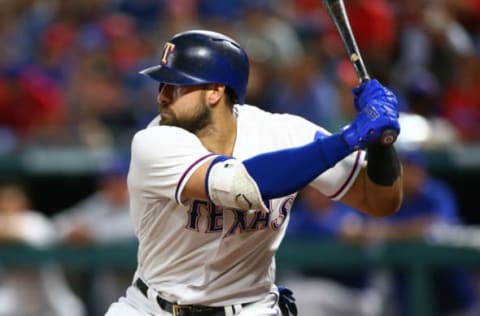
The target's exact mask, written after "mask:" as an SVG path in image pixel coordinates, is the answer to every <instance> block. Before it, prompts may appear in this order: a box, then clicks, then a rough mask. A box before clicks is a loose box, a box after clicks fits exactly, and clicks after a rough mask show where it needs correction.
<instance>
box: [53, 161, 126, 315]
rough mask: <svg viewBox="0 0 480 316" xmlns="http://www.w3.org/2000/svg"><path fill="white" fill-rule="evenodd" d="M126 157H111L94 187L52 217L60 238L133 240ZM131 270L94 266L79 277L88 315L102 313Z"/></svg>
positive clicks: (65, 240) (119, 292) (72, 241)
mask: <svg viewBox="0 0 480 316" xmlns="http://www.w3.org/2000/svg"><path fill="white" fill-rule="evenodd" d="M128 163H129V161H128V160H127V159H125V158H124V157H119V158H116V159H113V161H112V162H111V163H110V164H109V165H108V166H107V168H106V169H105V170H103V172H102V173H101V175H100V177H99V179H98V186H97V191H96V192H94V193H93V194H92V195H91V196H88V197H87V198H85V199H84V200H81V201H79V202H78V203H76V204H75V205H73V206H72V207H70V208H68V209H66V210H64V211H62V212H60V213H59V214H58V215H56V217H55V223H56V225H57V228H58V231H59V234H60V239H61V241H63V243H65V244H69V245H72V246H85V245H92V244H98V243H115V242H133V241H134V232H133V227H132V224H131V220H130V213H129V201H128V192H127V182H126V180H127V172H128ZM131 273H132V271H123V270H112V269H101V268H99V269H93V270H89V271H85V273H83V274H82V277H81V280H80V282H81V285H80V286H79V287H80V288H82V290H81V296H82V298H83V299H84V301H85V302H86V304H87V309H88V313H89V316H96V315H103V314H104V313H105V312H106V309H107V307H108V306H109V305H110V303H111V302H112V301H113V300H114V299H115V298H116V297H118V296H119V295H122V294H123V292H124V289H125V287H126V286H128V285H129V284H130V283H131Z"/></svg>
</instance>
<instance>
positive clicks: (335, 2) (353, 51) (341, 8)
mask: <svg viewBox="0 0 480 316" xmlns="http://www.w3.org/2000/svg"><path fill="white" fill-rule="evenodd" d="M322 1H323V4H324V6H325V7H326V8H327V11H328V14H329V15H330V18H331V19H332V21H333V23H334V24H335V27H336V28H337V31H338V33H339V34H340V37H341V38H342V41H343V45H344V46H345V49H346V51H347V53H348V57H349V58H350V62H351V63H352V65H353V68H354V69H355V72H356V73H357V76H358V78H359V80H360V83H364V82H367V81H368V80H370V75H369V74H368V72H367V68H366V67H365V63H364V62H363V59H362V55H361V54H360V50H359V49H358V46H357V42H356V40H355V37H354V35H353V31H352V27H351V26H350V21H349V19H348V15H347V10H346V9H345V4H344V2H343V0H322ZM397 136H398V133H397V132H396V131H395V130H393V129H386V130H384V131H383V132H382V136H381V138H380V142H381V143H382V144H384V145H390V144H393V142H395V140H396V139H397Z"/></svg>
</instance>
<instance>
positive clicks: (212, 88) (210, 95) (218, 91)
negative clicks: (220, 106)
mask: <svg viewBox="0 0 480 316" xmlns="http://www.w3.org/2000/svg"><path fill="white" fill-rule="evenodd" d="M205 95H206V99H207V102H208V104H210V105H214V104H217V103H218V102H220V100H221V99H222V98H224V97H225V85H223V84H209V85H208V86H207V88H206V94H205Z"/></svg>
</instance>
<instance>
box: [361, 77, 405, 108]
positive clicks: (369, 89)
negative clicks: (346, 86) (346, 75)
mask: <svg viewBox="0 0 480 316" xmlns="http://www.w3.org/2000/svg"><path fill="white" fill-rule="evenodd" d="M352 92H353V96H354V100H353V103H354V104H355V109H356V110H357V112H360V111H362V109H363V108H364V107H365V106H366V105H367V104H369V103H370V101H371V100H373V99H380V100H383V101H388V102H392V103H397V100H396V99H397V98H396V96H395V94H393V92H392V91H390V90H388V89H387V88H386V87H384V86H383V85H382V84H381V83H380V82H378V80H376V79H372V80H368V81H367V82H365V83H362V84H361V85H359V86H358V87H356V88H353V90H352Z"/></svg>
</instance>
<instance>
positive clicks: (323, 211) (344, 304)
mask: <svg viewBox="0 0 480 316" xmlns="http://www.w3.org/2000/svg"><path fill="white" fill-rule="evenodd" d="M346 212H347V213H346ZM350 212H355V211H351V210H350V209H345V207H343V206H342V205H341V204H340V203H338V202H334V201H332V200H330V199H329V198H327V197H325V196H324V195H322V194H320V193H318V192H317V191H315V190H313V189H310V188H309V187H306V188H304V189H303V190H302V191H301V193H300V196H299V197H298V198H297V200H296V201H295V203H294V205H293V208H292V212H291V214H292V216H291V218H290V222H289V224H288V229H287V235H286V238H287V240H304V239H306V240H322V241H324V242H328V241H336V240H338V238H339V233H340V229H341V222H342V220H343V217H344V216H345V215H346V214H349V213H350ZM279 278H280V280H281V281H280V282H285V283H286V284H288V286H289V287H290V288H291V289H292V290H293V291H294V293H295V297H296V299H297V306H298V309H299V314H300V315H316V316H332V315H341V316H380V315H387V314H384V312H385V306H384V305H383V304H384V302H385V301H386V296H387V295H388V292H387V291H386V289H385V288H384V286H383V283H382V282H381V281H382V279H381V278H379V277H377V275H370V272H369V271H364V270H362V269H348V270H347V269H341V270H338V271H337V270H332V269H326V270H323V269H319V268H314V267H312V268H303V269H297V270H295V271H294V272H293V274H292V271H289V273H287V274H286V275H280V276H279Z"/></svg>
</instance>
